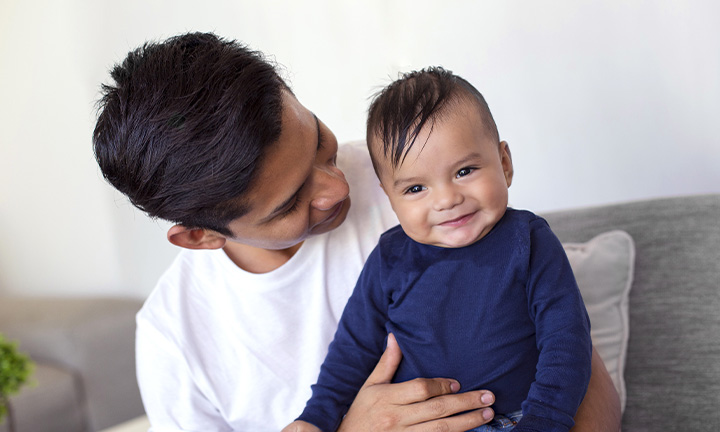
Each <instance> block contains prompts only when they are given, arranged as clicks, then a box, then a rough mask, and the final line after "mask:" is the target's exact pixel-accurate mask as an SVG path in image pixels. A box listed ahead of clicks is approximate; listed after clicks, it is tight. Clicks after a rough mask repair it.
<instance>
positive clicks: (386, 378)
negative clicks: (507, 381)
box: [285, 334, 495, 432]
mask: <svg viewBox="0 0 720 432" xmlns="http://www.w3.org/2000/svg"><path fill="white" fill-rule="evenodd" d="M401 359H402V352H400V347H399V346H398V344H397V341H396V340H395V337H394V336H393V335H392V334H390V335H388V344H387V348H386V349H385V353H383V355H382V357H381V358H380V361H379V362H378V364H377V366H376V367H375V370H373V372H372V374H370V376H369V377H368V379H367V381H365V384H364V385H363V387H362V388H361V389H360V392H358V395H357V397H356V398H355V401H354V402H353V404H352V406H351V407H350V410H349V411H348V413H347V415H346V416H345V419H344V420H343V422H342V424H340V428H339V429H338V432H363V431H377V432H381V431H382V432H389V431H405V430H412V431H414V432H422V431H438V430H442V431H446V432H463V431H466V430H469V429H472V428H475V427H478V426H480V425H483V424H485V423H487V422H488V421H490V420H491V419H492V418H493V415H494V413H493V410H492V409H490V408H488V407H489V406H490V405H492V404H493V403H494V402H495V396H494V395H493V394H492V393H491V392H489V391H484V390H478V391H472V392H467V393H461V394H453V393H457V391H458V390H460V384H459V383H458V382H457V381H455V380H451V379H446V378H433V379H427V378H418V379H414V380H412V381H407V382H404V383H398V384H390V381H391V380H392V377H393V375H395V371H396V370H397V367H398V365H399V364H400V360H401ZM466 411H467V412H466ZM458 413H463V414H459V415H454V414H458ZM285 432H291V431H285ZM299 432H305V431H304V430H302V431H299Z"/></svg>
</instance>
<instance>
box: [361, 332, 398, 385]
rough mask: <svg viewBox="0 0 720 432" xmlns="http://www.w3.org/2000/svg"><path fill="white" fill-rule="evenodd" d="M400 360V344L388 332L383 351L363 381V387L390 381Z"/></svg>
mask: <svg viewBox="0 0 720 432" xmlns="http://www.w3.org/2000/svg"><path fill="white" fill-rule="evenodd" d="M400 360H402V352H401V351H400V346H399V345H398V343H397V340H395V336H394V335H393V334H392V333H390V334H388V340H387V347H386V348H385V352H384V353H383V355H382V356H381V357H380V360H379V361H378V364H377V366H375V369H374V370H373V371H372V373H371V374H370V376H369V377H368V379H367V380H366V381H365V385H364V387H366V386H369V385H374V384H388V383H390V382H391V381H392V378H393V376H395V371H397V368H398V366H399V365H400Z"/></svg>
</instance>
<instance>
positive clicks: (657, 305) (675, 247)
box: [544, 195, 720, 432]
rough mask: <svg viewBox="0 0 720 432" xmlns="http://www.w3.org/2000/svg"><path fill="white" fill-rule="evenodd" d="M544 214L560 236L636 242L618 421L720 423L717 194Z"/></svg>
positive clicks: (681, 427) (637, 430) (638, 431)
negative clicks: (617, 236) (618, 234)
mask: <svg viewBox="0 0 720 432" xmlns="http://www.w3.org/2000/svg"><path fill="white" fill-rule="evenodd" d="M544 216H545V217H546V219H547V220H548V222H549V223H550V226H551V227H552V229H553V231H554V232H555V233H556V234H557V235H558V237H559V238H560V240H561V241H563V242H584V241H587V240H589V239H590V238H592V237H593V236H595V235H597V234H599V233H602V232H605V231H609V230H615V229H620V230H624V231H626V232H628V233H629V234H630V235H631V236H632V237H633V240H634V242H635V250H636V255H635V257H636V258H635V274H634V281H633V284H632V288H631V291H630V305H629V312H630V338H629V343H628V351H627V361H626V367H625V382H626V389H627V406H626V409H625V413H624V415H623V426H622V430H623V431H624V432H646V431H647V432H659V431H693V430H702V431H717V430H720V195H707V196H693V197H679V198H669V199H658V200H649V201H642V202H632V203H626V204H619V205H609V206H603V207H596V208H589V209H578V210H570V211H562V212H555V213H552V214H548V215H544Z"/></svg>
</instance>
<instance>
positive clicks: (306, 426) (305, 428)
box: [282, 420, 322, 432]
mask: <svg viewBox="0 0 720 432" xmlns="http://www.w3.org/2000/svg"><path fill="white" fill-rule="evenodd" d="M282 432H322V431H321V430H320V429H318V428H317V427H315V426H313V425H311V424H310V423H307V422H304V421H300V420H295V421H294V422H292V423H290V424H289V425H287V426H285V427H284V428H283V430H282Z"/></svg>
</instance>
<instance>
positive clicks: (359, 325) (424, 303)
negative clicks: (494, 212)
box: [299, 209, 592, 432]
mask: <svg viewBox="0 0 720 432" xmlns="http://www.w3.org/2000/svg"><path fill="white" fill-rule="evenodd" d="M389 332H392V333H393V334H394V335H395V338H396V339H397V341H398V344H399V345H400V348H401V349H402V352H403V360H402V362H401V364H400V366H399V368H398V370H397V373H396V375H395V378H394V380H393V381H394V382H402V381H407V380H411V379H414V378H417V377H448V378H454V379H457V380H458V381H459V382H460V384H461V386H462V390H463V391H469V390H477V389H488V390H491V391H493V392H494V393H495V396H496V403H495V405H494V406H493V408H494V409H495V411H496V412H497V413H510V412H513V411H517V410H520V409H522V411H523V419H522V420H521V421H520V423H519V424H518V426H517V427H516V428H515V430H516V431H518V432H520V431H535V430H538V431H543V432H552V431H567V430H568V429H569V428H570V427H572V425H573V424H574V421H573V417H574V415H575V413H576V410H577V408H578V406H579V405H580V402H581V401H582V399H583V396H584V395H585V391H586V389H587V385H588V382H589V379H590V358H591V353H592V342H591V340H590V323H589V319H588V316H587V312H586V310H585V306H584V304H583V301H582V297H581V295H580V292H579V290H578V288H577V284H576V282H575V278H574V276H573V273H572V269H571V268H570V264H569V262H568V260H567V257H566V255H565V252H564V250H563V248H562V245H561V244H560V242H559V241H558V239H557V237H555V235H554V234H553V233H552V231H551V230H550V228H549V226H548V225H547V223H546V222H545V220H544V219H542V218H540V217H538V216H536V215H534V214H532V213H530V212H527V211H519V210H513V209H508V211H507V212H506V213H505V215H504V216H503V218H502V219H501V220H500V221H499V222H498V223H497V224H496V226H495V227H494V228H493V229H492V231H491V232H490V233H488V234H487V235H486V236H485V237H483V238H482V239H480V240H479V241H477V242H476V243H474V244H472V245H469V246H466V247H463V248H457V249H451V248H442V247H437V246H429V245H424V244H420V243H417V242H415V241H414V240H412V239H410V238H409V237H408V236H407V235H405V233H404V232H403V231H402V229H401V228H400V226H397V227H395V228H392V229H390V230H389V231H387V232H386V233H384V234H383V235H382V237H381V239H380V242H379V244H378V246H377V247H376V248H375V250H374V251H373V252H372V253H371V255H370V257H369V258H368V261H367V263H366V264H365V267H364V269H363V272H362V273H361V275H360V278H359V280H358V283H357V286H356V287H355V290H354V292H353V294H352V296H351V297H350V300H349V301H348V304H347V306H346V308H345V311H344V312H343V315H342V317H341V320H340V323H339V326H338V330H337V332H336V334H335V339H334V340H333V342H332V344H331V345H330V347H329V352H328V355H327V357H326V359H325V362H324V363H323V365H322V368H321V372H320V376H319V378H318V382H317V384H316V385H314V386H313V396H312V398H311V399H310V400H309V401H308V404H307V406H306V408H305V410H304V411H303V413H302V415H301V416H300V417H299V419H300V420H304V421H307V422H309V423H312V424H314V425H316V426H317V427H319V428H320V429H322V430H323V431H326V432H330V431H334V430H335V429H336V428H337V426H338V425H339V423H340V421H341V420H342V417H343V416H344V415H345V413H346V412H347V409H348V407H349V406H350V404H351V403H352V401H353V399H354V398H355V395H356V394H357V392H358V390H359V389H360V387H361V386H362V384H363V383H364V382H365V380H366V379H367V376H368V375H369V374H370V372H371V371H372V370H373V368H374V367H375V365H376V364H377V361H378V359H379V357H380V356H381V355H382V352H383V350H384V347H385V343H386V335H387V334H388V333H389Z"/></svg>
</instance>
